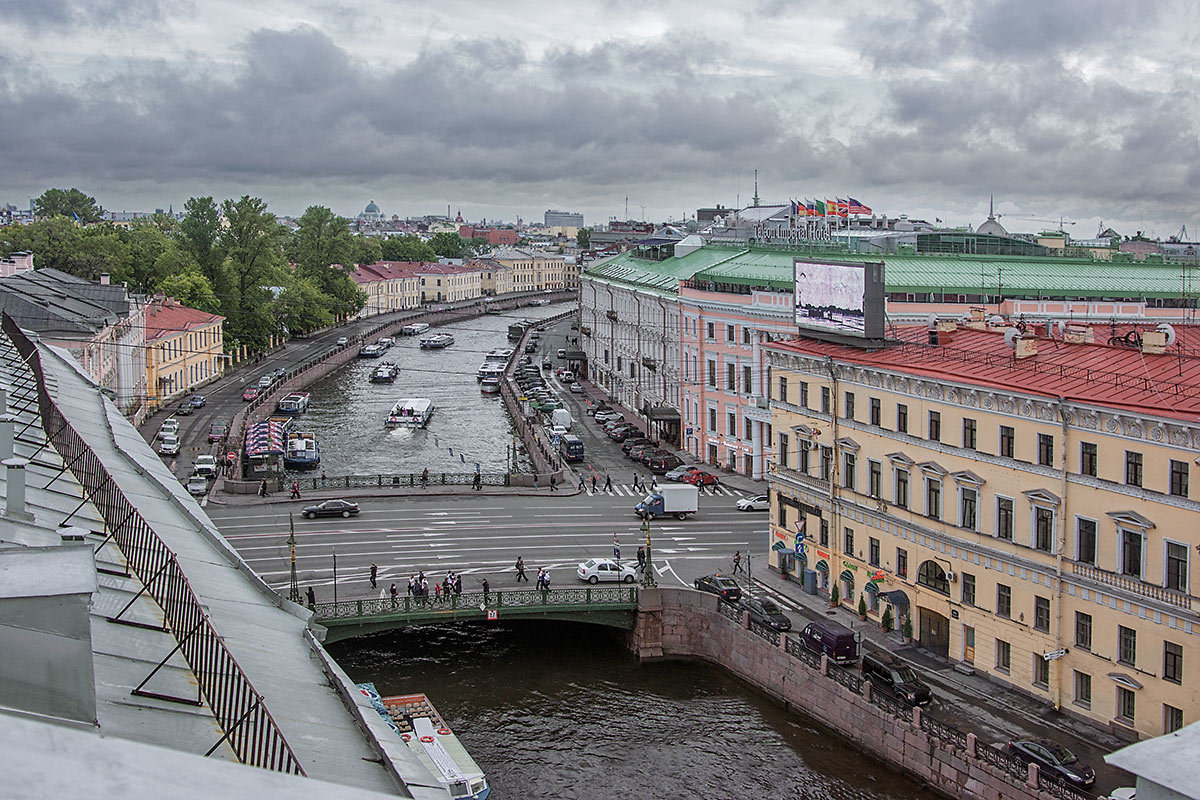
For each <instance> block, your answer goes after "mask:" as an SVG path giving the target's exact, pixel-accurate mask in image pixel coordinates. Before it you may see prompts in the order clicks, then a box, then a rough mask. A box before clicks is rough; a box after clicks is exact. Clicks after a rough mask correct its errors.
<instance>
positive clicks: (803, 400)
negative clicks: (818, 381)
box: [800, 381, 808, 408]
mask: <svg viewBox="0 0 1200 800" xmlns="http://www.w3.org/2000/svg"><path fill="white" fill-rule="evenodd" d="M800 405H802V406H804V407H805V408H808V381H800Z"/></svg>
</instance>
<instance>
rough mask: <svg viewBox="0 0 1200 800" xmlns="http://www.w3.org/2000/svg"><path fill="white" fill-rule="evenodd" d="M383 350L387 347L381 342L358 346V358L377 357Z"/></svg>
mask: <svg viewBox="0 0 1200 800" xmlns="http://www.w3.org/2000/svg"><path fill="white" fill-rule="evenodd" d="M384 350H387V348H386V347H384V346H383V345H381V344H368V345H363V346H362V347H361V348H359V351H358V357H359V358H379V357H380V356H381V355H383V351H384Z"/></svg>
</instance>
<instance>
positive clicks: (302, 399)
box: [275, 392, 309, 414]
mask: <svg viewBox="0 0 1200 800" xmlns="http://www.w3.org/2000/svg"><path fill="white" fill-rule="evenodd" d="M308 401H309V397H308V392H292V393H291V394H289V395H285V396H283V397H281V398H279V402H278V403H276V404H275V410H276V411H278V412H279V413H280V414H303V413H304V412H305V411H307V410H308Z"/></svg>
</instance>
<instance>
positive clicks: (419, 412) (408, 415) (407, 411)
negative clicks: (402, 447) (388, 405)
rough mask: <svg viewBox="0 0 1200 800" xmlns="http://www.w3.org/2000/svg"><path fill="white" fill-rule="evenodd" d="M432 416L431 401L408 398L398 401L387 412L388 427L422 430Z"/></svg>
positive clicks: (424, 398)
mask: <svg viewBox="0 0 1200 800" xmlns="http://www.w3.org/2000/svg"><path fill="white" fill-rule="evenodd" d="M431 416H433V401H432V400H430V399H429V398H426V397H408V398H405V399H403V400H398V401H397V402H396V405H394V406H392V410H391V411H390V412H388V416H387V424H388V425H401V426H405V427H410V428H423V427H425V423H427V422H429V418H430V417H431Z"/></svg>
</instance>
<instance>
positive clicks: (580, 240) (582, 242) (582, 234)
mask: <svg viewBox="0 0 1200 800" xmlns="http://www.w3.org/2000/svg"><path fill="white" fill-rule="evenodd" d="M575 244H577V245H579V246H580V247H582V248H584V249H585V250H586V249H587V248H589V247H591V246H592V229H591V228H580V229H579V231H578V232H577V233H576V234H575Z"/></svg>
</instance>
